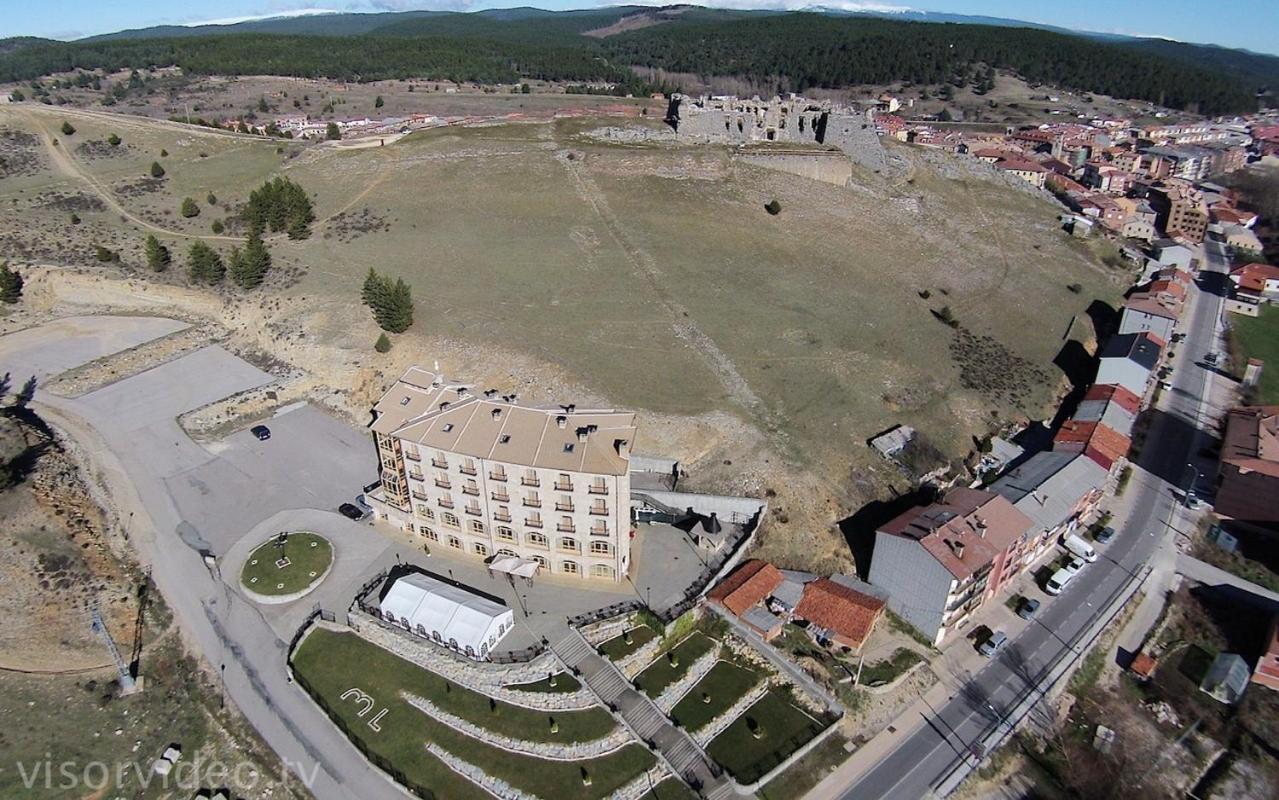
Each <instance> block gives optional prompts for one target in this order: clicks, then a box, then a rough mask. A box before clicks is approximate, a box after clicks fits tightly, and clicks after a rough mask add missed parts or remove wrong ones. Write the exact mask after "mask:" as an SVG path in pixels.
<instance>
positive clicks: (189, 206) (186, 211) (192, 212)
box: [181, 197, 200, 219]
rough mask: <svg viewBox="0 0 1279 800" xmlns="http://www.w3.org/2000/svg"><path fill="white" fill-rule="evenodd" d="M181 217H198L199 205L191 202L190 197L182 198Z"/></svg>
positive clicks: (193, 201)
mask: <svg viewBox="0 0 1279 800" xmlns="http://www.w3.org/2000/svg"><path fill="white" fill-rule="evenodd" d="M181 212H182V216H184V217H186V218H187V219H191V218H192V217H198V216H200V204H199V203H197V202H195V200H192V199H191V198H190V197H184V198H182V209H181Z"/></svg>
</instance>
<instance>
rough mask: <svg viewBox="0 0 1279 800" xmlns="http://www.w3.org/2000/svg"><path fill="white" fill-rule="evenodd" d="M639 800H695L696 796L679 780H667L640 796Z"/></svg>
mask: <svg viewBox="0 0 1279 800" xmlns="http://www.w3.org/2000/svg"><path fill="white" fill-rule="evenodd" d="M640 800H697V795H696V794H694V792H693V790H692V789H690V788H688V786H686V785H685V784H684V782H683V781H681V780H680V779H679V778H667V779H666V780H664V781H662V782H661V783H659V784H657V785H656V786H654V787H653V789H652V791H649V792H646V793H645V794H643V795H641V796H640Z"/></svg>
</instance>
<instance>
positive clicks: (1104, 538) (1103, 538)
mask: <svg viewBox="0 0 1279 800" xmlns="http://www.w3.org/2000/svg"><path fill="white" fill-rule="evenodd" d="M1093 538H1094V539H1096V540H1097V544H1106V543H1107V542H1109V541H1110V540H1111V539H1113V538H1115V529H1114V528H1112V527H1110V526H1109V525H1107V526H1106V527H1104V528H1102V529H1101V530H1099V531H1097V535H1096V536H1094V537H1093Z"/></svg>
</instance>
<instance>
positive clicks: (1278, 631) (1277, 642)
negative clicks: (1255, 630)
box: [1252, 614, 1279, 691]
mask: <svg viewBox="0 0 1279 800" xmlns="http://www.w3.org/2000/svg"><path fill="white" fill-rule="evenodd" d="M1252 682H1253V683H1259V684H1261V685H1262V686H1265V687H1266V688H1269V689H1274V690H1276V691H1279V614H1275V615H1274V616H1272V617H1271V618H1270V632H1269V634H1267V635H1266V650H1265V652H1264V653H1262V654H1261V658H1259V659H1257V668H1256V669H1255V670H1253V672H1252Z"/></svg>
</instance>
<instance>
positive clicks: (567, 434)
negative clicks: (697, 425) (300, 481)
mask: <svg viewBox="0 0 1279 800" xmlns="http://www.w3.org/2000/svg"><path fill="white" fill-rule="evenodd" d="M373 412H374V420H373V422H372V424H371V425H370V427H371V429H372V431H373V438H374V440H375V442H376V444H377V451H378V460H379V462H380V465H381V487H380V491H379V492H374V493H371V494H370V495H369V496H368V499H369V501H370V505H371V506H373V509H374V512H375V513H376V514H377V515H378V516H379V517H382V518H384V519H389V520H391V521H393V522H397V523H399V524H400V525H402V526H403V527H405V528H406V529H411V530H413V531H415V532H416V533H418V534H419V535H421V536H422V537H424V538H425V539H426V540H427V542H428V544H427V546H428V547H430V548H432V549H435V548H448V549H451V550H456V551H458V552H460V553H464V554H466V555H469V556H472V557H475V558H477V559H485V558H488V557H490V556H497V555H514V556H519V557H522V558H526V559H532V560H534V561H536V562H537V563H538V564H539V567H540V571H543V572H550V573H552V574H555V575H563V576H566V577H576V578H582V579H592V578H593V579H596V580H607V581H620V580H622V579H623V578H624V577H625V576H626V571H627V569H628V567H629V566H630V556H631V553H630V544H631V511H630V472H629V470H630V454H631V446H632V443H633V442H634V440H635V414H634V412H630V411H614V410H579V409H577V408H576V407H575V406H572V405H567V406H554V407H549V408H548V407H536V406H531V405H524V404H520V403H519V401H518V399H517V398H516V397H515V396H514V395H499V394H498V393H497V392H496V390H488V391H484V392H478V393H477V392H476V391H475V390H474V389H473V388H472V387H471V386H468V385H466V384H461V383H456V382H452V381H449V380H447V379H445V378H444V376H442V375H440V374H438V373H436V372H431V371H428V370H424V369H420V368H417V367H412V368H410V369H409V370H408V371H406V372H405V373H404V375H403V376H402V377H400V379H399V380H397V381H396V382H395V384H394V385H393V386H392V387H391V388H390V389H389V390H388V391H387V392H386V394H385V395H383V396H382V398H381V399H380V400H379V401H378V402H377V404H376V405H375V406H374V408H373Z"/></svg>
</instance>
